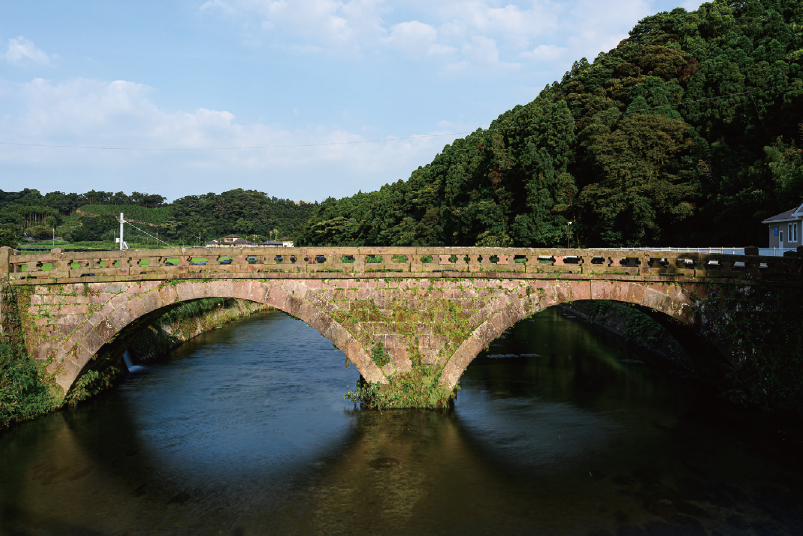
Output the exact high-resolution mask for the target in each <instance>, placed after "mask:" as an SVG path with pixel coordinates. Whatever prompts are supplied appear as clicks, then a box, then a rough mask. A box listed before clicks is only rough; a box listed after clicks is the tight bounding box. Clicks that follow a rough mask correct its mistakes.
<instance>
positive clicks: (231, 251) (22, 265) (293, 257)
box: [0, 247, 803, 394]
mask: <svg viewBox="0 0 803 536" xmlns="http://www.w3.org/2000/svg"><path fill="white" fill-rule="evenodd" d="M802 267H803V260H801V259H797V258H767V257H758V256H750V255H748V256H732V255H716V254H702V253H670V252H660V251H654V252H652V251H637V250H624V251H623V250H576V249H529V248H521V249H517V248H504V249H503V248H471V247H466V248H460V247H456V248H430V247H417V248H379V247H374V248H348V247H346V248H215V249H205V248H196V249H189V248H188V249H173V250H141V251H97V252H63V251H61V250H59V249H53V250H51V251H50V252H48V253H44V254H34V255H30V254H20V253H19V252H18V251H16V250H11V249H9V248H0V283H2V284H3V289H4V290H3V294H2V296H3V301H2V303H0V313H2V326H3V331H4V332H5V333H7V334H8V333H12V332H14V333H16V334H17V335H21V336H22V338H23V339H24V344H25V346H26V348H27V351H28V353H29V355H31V356H33V357H34V358H36V359H37V360H39V361H42V362H48V363H49V365H48V370H50V371H51V372H55V373H56V380H57V382H58V384H59V385H60V386H61V388H62V389H63V391H64V393H65V394H66V393H68V392H69V390H70V389H71V388H72V387H73V386H74V384H75V382H76V380H77V379H78V378H79V377H80V376H81V375H82V374H84V373H85V372H86V371H88V370H92V369H98V368H100V367H102V366H103V363H102V362H103V359H99V358H98V356H99V355H104V354H106V355H112V356H113V358H114V359H117V360H119V359H120V358H121V355H122V352H123V351H124V350H125V346H126V341H127V340H130V337H132V336H134V334H135V332H136V328H137V327H138V326H139V327H141V326H142V325H144V324H146V323H148V322H149V321H150V320H152V319H153V318H155V317H156V316H158V315H159V314H162V313H163V312H165V310H166V308H169V307H175V306H176V305H177V304H180V303H183V302H187V301H191V300H197V299H201V298H209V297H221V298H241V299H244V300H250V301H253V302H258V303H262V304H266V305H269V306H272V307H275V308H276V309H279V310H281V311H284V312H286V313H289V314H291V315H293V316H295V317H297V318H299V319H301V320H303V321H304V322H306V323H307V324H309V325H310V326H312V327H313V328H315V329H317V330H318V331H319V332H320V333H321V334H322V335H323V336H325V337H326V338H328V339H329V340H331V341H332V343H333V344H334V345H335V346H336V347H337V348H339V349H340V350H342V351H343V353H344V354H345V355H346V357H347V359H348V360H349V361H351V363H353V364H354V365H355V366H356V368H357V369H358V370H359V372H360V374H362V376H363V377H364V378H365V379H366V380H369V381H371V382H379V383H387V382H388V378H389V377H392V376H393V375H394V374H397V373H399V372H404V371H408V370H410V368H411V366H412V363H413V362H414V360H416V359H418V360H419V362H424V363H431V364H435V365H437V367H438V368H439V370H440V383H441V385H442V386H444V387H446V388H449V389H451V388H454V386H455V385H456V383H457V381H458V379H459V378H460V376H461V374H462V372H463V370H464V369H465V368H466V366H467V365H468V364H469V363H470V362H471V361H472V360H473V359H474V357H476V356H477V354H478V353H479V352H480V351H481V350H482V349H483V348H484V347H486V346H487V345H488V344H489V343H490V342H491V341H493V340H494V339H495V338H496V337H498V336H499V335H500V334H501V333H502V332H504V331H505V330H506V329H508V328H509V327H511V326H512V325H514V324H515V323H516V322H518V321H519V320H521V319H523V318H525V317H527V316H529V315H531V314H533V313H535V312H538V311H540V310H542V309H544V308H547V307H550V306H553V305H557V304H560V303H564V302H571V301H575V300H596V299H605V300H616V301H621V302H627V303H632V304H637V305H639V306H643V307H645V308H647V309H649V310H651V311H654V312H658V313H662V314H661V315H659V316H663V317H665V318H666V319H672V320H673V321H674V324H675V325H678V326H686V327H687V329H688V330H689V331H691V332H694V333H696V334H697V335H698V336H700V337H701V338H702V339H705V340H706V341H707V343H708V344H710V346H711V347H713V348H716V349H718V351H719V352H721V354H724V355H725V356H726V357H728V358H731V359H733V349H732V348H729V347H728V342H727V340H726V338H724V337H723V336H722V335H723V333H722V331H723V324H722V323H721V322H718V321H717V319H716V318H714V317H717V316H719V317H722V316H723V315H727V308H728V306H725V307H724V308H723V307H708V308H707V309H706V304H708V303H711V302H710V300H711V298H715V297H722V296H729V295H730V296H735V295H738V294H739V293H740V292H741V293H744V292H745V289H747V290H748V291H749V289H754V288H762V289H771V291H772V292H784V291H785V290H784V289H786V288H789V287H794V288H798V289H799V288H800V286H801V273H802V271H801V268H802ZM720 320H721V318H720ZM379 344H381V345H382V346H381V349H383V351H384V353H382V352H380V353H379V355H380V356H381V357H382V358H383V360H384V359H387V358H389V362H387V363H385V364H382V363H381V361H382V360H379V364H378V363H377V360H376V348H377V345H379ZM113 348H116V349H117V351H116V353H115V352H112V353H111V354H109V349H113ZM118 363H119V361H118ZM380 364H381V365H382V366H379V365H380Z"/></svg>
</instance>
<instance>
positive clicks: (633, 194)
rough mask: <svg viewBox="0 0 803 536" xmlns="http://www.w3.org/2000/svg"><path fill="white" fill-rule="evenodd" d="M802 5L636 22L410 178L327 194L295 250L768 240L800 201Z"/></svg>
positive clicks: (705, 9) (774, 0) (716, 5)
mask: <svg viewBox="0 0 803 536" xmlns="http://www.w3.org/2000/svg"><path fill="white" fill-rule="evenodd" d="M801 63H803V3H801V2H800V0H762V1H757V0H743V1H716V2H713V3H707V4H703V5H702V6H701V7H700V9H699V10H698V11H695V12H687V11H685V10H684V9H682V8H678V9H675V10H673V11H672V12H671V13H666V12H664V13H659V14H657V15H653V16H650V17H647V18H645V19H643V20H642V21H640V22H639V23H638V25H637V26H636V27H635V28H633V30H632V31H631V32H630V35H629V37H628V38H627V39H625V40H623V41H622V42H621V43H619V45H618V46H617V47H616V48H615V49H614V50H611V51H610V52H603V53H600V54H599V55H598V56H597V58H596V59H595V60H594V62H593V63H589V62H588V61H587V60H586V59H585V58H583V59H581V60H580V61H577V62H575V63H574V65H573V66H572V68H571V70H570V71H569V72H567V73H566V74H565V76H564V77H563V79H562V80H561V81H560V82H555V83H553V84H552V85H550V86H547V87H546V88H544V90H543V91H541V93H540V94H539V95H538V96H537V97H536V98H535V100H534V101H532V102H530V103H528V104H525V105H519V106H516V107H514V108H513V109H512V110H510V111H508V112H505V113H503V114H502V115H501V116H499V118H498V119H496V120H495V121H493V123H491V125H490V128H488V129H487V130H482V129H481V130H477V131H476V132H474V133H472V134H470V135H469V136H467V137H466V138H463V139H458V140H456V141H455V142H454V143H453V144H452V145H447V146H446V147H445V148H444V149H443V151H442V152H441V153H440V154H438V155H437V156H435V158H434V160H433V161H432V163H430V164H428V165H426V166H424V167H420V168H418V169H417V170H415V171H414V172H413V173H412V175H411V176H410V178H409V179H408V180H407V181H399V182H396V183H393V184H388V185H385V186H383V187H382V188H381V189H380V190H379V191H376V192H370V193H358V194H356V195H353V196H351V197H347V198H344V199H340V200H335V199H331V198H330V199H327V200H326V201H324V202H323V203H321V205H320V207H319V208H318V210H317V212H316V213H315V214H314V215H313V217H312V219H311V220H310V221H309V222H308V224H307V225H306V226H305V228H304V229H303V231H302V232H301V233H300V235H299V236H298V237H297V242H298V243H299V244H302V245H326V244H332V245H399V246H403V245H454V246H472V245H485V246H507V245H513V246H557V245H565V244H566V243H567V222H569V221H571V222H573V225H572V226H571V243H572V246H582V247H597V246H657V245H661V246H670V245H671V246H709V245H711V246H726V245H734V246H739V245H748V244H753V245H761V246H764V245H766V244H765V243H766V229H765V226H763V225H761V223H760V222H761V220H762V219H763V218H766V217H767V216H770V215H773V214H777V213H779V212H783V211H785V210H787V209H789V208H792V207H794V206H795V205H799V204H800V203H801V202H803V155H801V147H802V146H803V126H801V123H802V122H803V117H802V116H803V98H802V96H803V80H802V78H803V73H801Z"/></svg>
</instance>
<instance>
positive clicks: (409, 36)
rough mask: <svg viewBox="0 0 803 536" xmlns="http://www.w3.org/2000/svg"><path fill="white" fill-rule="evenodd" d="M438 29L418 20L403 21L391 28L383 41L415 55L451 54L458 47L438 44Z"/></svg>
mask: <svg viewBox="0 0 803 536" xmlns="http://www.w3.org/2000/svg"><path fill="white" fill-rule="evenodd" d="M437 41H438V30H436V29H435V28H433V27H432V26H430V25H429V24H424V23H422V22H418V21H415V20H414V21H410V22H401V23H399V24H396V25H395V26H393V27H391V28H390V35H389V36H388V37H387V38H385V39H383V43H384V44H386V45H387V46H389V47H391V48H394V49H396V50H399V51H402V52H404V53H406V54H408V55H410V56H413V57H420V56H432V55H441V54H450V53H452V52H456V50H457V49H456V48H454V47H450V46H446V45H442V44H438V42H437Z"/></svg>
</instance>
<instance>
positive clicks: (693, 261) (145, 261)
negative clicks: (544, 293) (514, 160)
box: [0, 247, 803, 282]
mask: <svg viewBox="0 0 803 536" xmlns="http://www.w3.org/2000/svg"><path fill="white" fill-rule="evenodd" d="M801 267H803V259H800V258H788V257H785V258H782V257H779V258H771V257H770V258H768V257H759V256H753V255H724V254H712V253H698V252H671V251H669V252H667V251H642V250H613V249H547V248H476V247H450V248H434V247H409V248H408V247H395V248H394V247H387V248H383V247H372V248H355V247H335V248H332V247H306V248H271V249H267V248H239V247H232V248H215V249H214V250H210V249H206V248H184V249H158V250H156V249H154V250H125V251H95V252H62V251H61V250H59V249H54V250H51V251H50V252H48V253H42V254H35V255H27V254H25V255H23V254H20V253H19V252H17V251H16V250H9V249H8V248H0V274H2V275H3V276H5V277H8V278H9V279H11V280H13V281H19V282H23V281H27V280H34V279H37V280H39V279H48V280H81V278H87V277H91V278H99V280H104V279H106V278H119V277H121V276H141V278H142V279H149V278H154V279H155V278H170V277H172V276H176V275H180V274H199V275H198V276H195V277H203V276H204V275H208V276H209V277H264V278H281V277H293V276H296V275H300V274H306V275H305V277H321V278H324V277H328V276H329V275H334V274H381V273H388V274H391V273H394V274H401V273H410V274H419V276H421V277H427V276H433V275H436V274H439V273H449V274H452V273H500V274H502V273H509V274H512V273H521V274H541V275H540V276H541V277H550V276H554V277H560V276H564V275H568V274H578V275H581V274H584V275H602V274H612V275H614V274H615V275H623V276H626V275H631V276H662V277H672V276H683V277H763V276H770V275H773V274H782V275H785V276H789V275H792V274H797V275H798V276H799V275H801V272H802V271H801ZM6 274H7V275H6ZM314 274H317V275H314ZM524 277H526V276H524ZM84 280H85V279H84ZM30 282H33V281H30Z"/></svg>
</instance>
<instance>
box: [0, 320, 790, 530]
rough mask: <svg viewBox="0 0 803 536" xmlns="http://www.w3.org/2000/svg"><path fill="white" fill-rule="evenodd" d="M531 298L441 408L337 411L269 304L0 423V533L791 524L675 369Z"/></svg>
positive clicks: (744, 448) (762, 456)
mask: <svg viewBox="0 0 803 536" xmlns="http://www.w3.org/2000/svg"><path fill="white" fill-rule="evenodd" d="M563 314H564V313H562V312H560V311H557V310H554V309H550V310H547V311H545V312H543V313H542V314H540V315H538V316H536V317H533V318H532V319H530V320H527V321H524V322H521V323H520V324H518V325H517V326H516V327H515V328H513V329H512V330H510V331H509V332H508V333H506V336H505V337H503V338H502V339H499V340H497V341H496V342H495V343H493V344H492V345H491V347H490V349H489V350H488V351H487V352H486V353H484V354H483V355H481V356H480V357H478V358H477V359H476V360H475V361H474V362H473V363H472V364H471V365H470V366H469V368H468V369H467V371H466V373H465V374H464V376H463V378H462V379H461V385H462V390H461V391H460V392H459V396H458V398H457V401H456V405H455V409H454V411H453V412H449V413H441V414H439V413H436V412H432V411H406V410H403V411H391V412H383V413H379V412H373V411H355V410H354V409H353V407H352V405H351V403H347V402H345V401H343V393H344V392H345V390H346V385H347V384H349V385H353V384H354V382H355V381H356V380H357V378H358V373H357V372H356V371H355V370H354V368H349V369H347V368H346V367H345V366H344V356H343V354H342V353H341V352H339V351H338V350H336V349H334V348H333V347H332V345H331V343H329V341H327V340H326V339H324V338H322V337H321V336H320V335H319V334H318V333H317V332H316V331H315V330H313V329H312V328H310V327H308V326H306V325H305V324H303V323H302V322H300V321H297V320H294V319H292V318H290V317H289V316H287V315H285V314H283V313H267V314H262V315H258V316H256V317H252V318H250V319H248V320H245V321H243V322H240V323H238V324H236V325H232V326H228V327H226V328H224V329H221V330H217V331H214V332H212V333H209V334H206V335H203V336H201V337H198V338H196V339H194V340H193V341H191V342H190V343H189V344H186V345H184V346H183V347H182V348H180V349H179V350H178V351H176V352H174V354H173V355H172V356H171V357H172V358H171V359H170V360H169V361H167V362H166V363H162V364H157V365H151V366H147V367H134V368H133V370H132V371H131V374H130V375H129V376H128V377H127V378H126V379H125V380H124V381H123V382H122V383H121V384H120V385H119V386H117V387H116V388H115V389H114V390H113V391H111V392H109V393H108V394H106V395H104V396H102V397H100V398H99V399H97V400H95V401H92V402H89V403H86V404H84V405H83V406H81V407H78V408H77V409H73V410H71V411H64V412H59V413H56V414H53V415H50V416H47V417H44V418H42V419H39V420H37V421H34V422H30V423H26V424H24V425H21V426H17V427H15V428H14V429H12V430H10V431H8V432H5V433H4V434H3V435H2V436H0V460H2V461H0V532H2V533H3V534H26V535H27V534H31V535H40V534H41V535H50V534H54V535H56V534H57V535H69V534H81V535H83V534H88V535H95V534H97V535H101V534H104V535H105V534H119V535H138V534H224V535H246V534H249V535H250V534H253V535H259V534H359V535H363V534H364V535H370V534H561V535H563V534H582V535H596V536H602V535H606V534H608V535H614V534H616V535H641V534H661V535H674V534H694V535H697V534H700V535H702V534H723V535H725V534H727V535H730V534H755V535H758V534H762V535H764V534H801V533H803V506H802V505H803V494H802V493H801V485H800V484H801V482H803V479H802V478H801V474H800V473H799V472H798V471H797V469H794V470H793V469H790V464H789V463H787V462H784V461H783V459H780V458H778V457H775V456H772V455H769V454H767V451H765V450H762V449H761V448H759V446H758V445H760V444H761V438H756V441H755V442H753V441H751V440H750V439H749V438H748V439H745V438H744V437H743V436H742V435H738V434H734V433H731V432H729V431H728V430H727V429H722V428H720V427H717V426H716V423H715V422H711V419H710V418H707V417H706V416H705V412H704V411H703V410H701V409H699V408H700V404H699V403H698V402H696V400H697V395H696V394H695V390H694V388H692V387H690V386H684V385H683V384H682V383H680V382H678V381H675V380H671V379H669V378H667V375H666V374H664V373H661V372H656V371H652V370H651V369H649V368H648V367H646V366H645V365H644V364H642V363H639V362H637V359H638V358H637V357H635V356H633V355H630V354H628V353H627V352H626V351H625V350H622V349H621V348H619V347H617V346H616V345H615V344H612V343H611V342H610V341H606V339H605V337H604V336H602V335H599V334H597V333H594V332H592V331H590V330H589V329H587V328H586V327H585V326H583V325H581V324H579V323H577V322H574V321H572V320H568V319H566V318H565V317H564V316H563Z"/></svg>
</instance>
